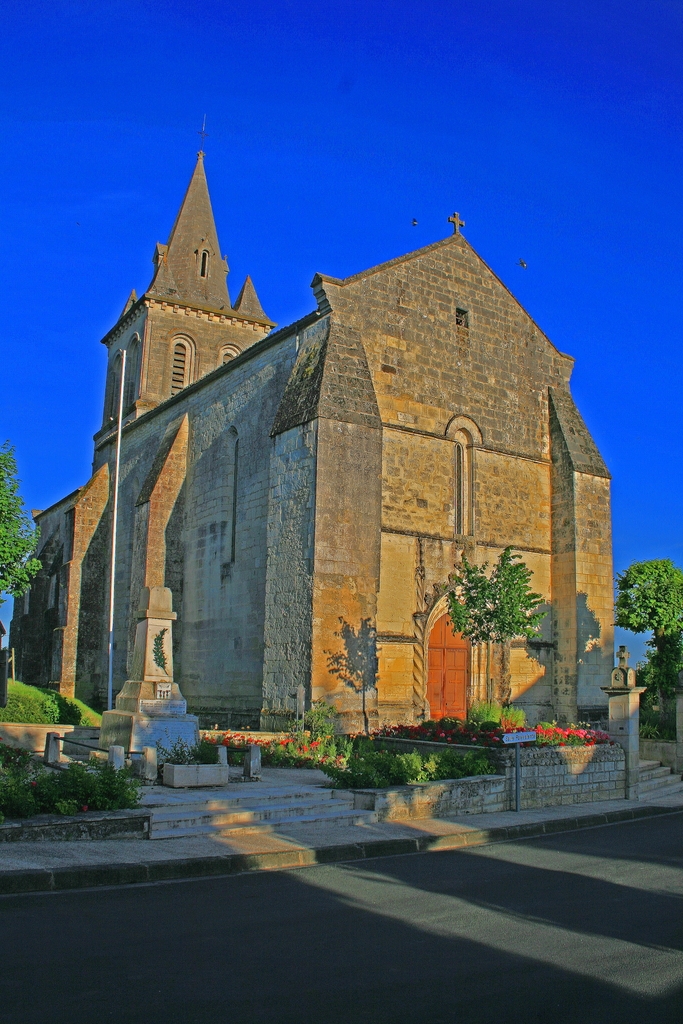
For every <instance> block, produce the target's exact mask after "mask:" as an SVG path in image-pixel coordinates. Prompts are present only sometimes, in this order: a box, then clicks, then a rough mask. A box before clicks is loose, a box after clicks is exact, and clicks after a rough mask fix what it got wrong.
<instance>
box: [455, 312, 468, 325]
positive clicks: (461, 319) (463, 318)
mask: <svg viewBox="0 0 683 1024" xmlns="http://www.w3.org/2000/svg"><path fill="white" fill-rule="evenodd" d="M455 324H456V327H469V326H470V315H469V313H468V312H467V310H466V309H456V311H455Z"/></svg>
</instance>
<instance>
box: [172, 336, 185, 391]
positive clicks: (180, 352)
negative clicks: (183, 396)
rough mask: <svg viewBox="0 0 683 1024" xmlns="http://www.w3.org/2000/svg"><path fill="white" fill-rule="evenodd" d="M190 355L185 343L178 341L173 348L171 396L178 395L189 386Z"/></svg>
mask: <svg viewBox="0 0 683 1024" xmlns="http://www.w3.org/2000/svg"><path fill="white" fill-rule="evenodd" d="M188 356H189V353H188V351H187V345H186V343H185V342H184V341H176V343H175V345H174V346H173V369H172V371H171V394H172V395H177V394H178V392H179V391H182V390H183V388H184V387H185V386H186V384H187V371H188V365H187V364H188V362H189V359H188Z"/></svg>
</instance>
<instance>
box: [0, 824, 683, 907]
mask: <svg viewBox="0 0 683 1024" xmlns="http://www.w3.org/2000/svg"><path fill="white" fill-rule="evenodd" d="M682 813H683V808H681V807H675V808H671V807H661V806H659V807H658V806H646V807H638V808H633V807H629V808H624V810H623V811H603V812H597V813H596V814H588V815H579V816H575V817H567V818H558V819H550V820H547V821H539V822H527V823H525V824H519V825H502V826H499V827H497V828H490V829H473V830H471V831H468V832H462V831H459V832H452V833H449V834H446V835H439V836H437V835H423V836H416V837H415V838H414V839H413V838H397V839H373V840H370V841H368V842H366V843H362V842H361V843H344V844H339V845H337V846H321V847H317V848H310V849H306V848H295V849H291V850H277V851H274V852H271V853H231V854H219V855H216V856H215V857H183V858H173V859H170V860H162V861H150V862H144V861H143V862H140V863H135V864H88V865H84V866H77V867H65V868H53V869H50V868H30V869H27V870H25V871H22V870H17V871H0V895H5V896H9V895H19V894H21V893H30V892H60V891H68V890H73V889H90V888H95V887H97V886H112V885H134V884H140V883H149V882H168V881H177V880H180V879H183V878H210V877H216V876H218V875H235V874H243V873H244V872H249V871H283V870H286V869H290V868H302V867H310V866H312V865H314V864H334V863H339V862H341V861H354V860H368V859H370V858H375V857H396V856H401V855H405V854H409V853H428V852H432V851H433V852H438V851H443V850H457V849H462V848H464V847H470V846H487V845H489V844H492V843H505V842H512V841H514V840H516V839H530V838H533V837H534V836H542V835H553V834H556V833H558V832H572V831H575V830H578V829H582V828H596V827H598V826H600V825H612V824H617V823H618V822H624V821H635V820H637V819H639V818H651V817H655V816H659V815H664V814H682Z"/></svg>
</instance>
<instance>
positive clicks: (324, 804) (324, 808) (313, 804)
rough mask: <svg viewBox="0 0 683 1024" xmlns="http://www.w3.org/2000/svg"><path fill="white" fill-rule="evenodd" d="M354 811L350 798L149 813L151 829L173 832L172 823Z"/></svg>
mask: <svg viewBox="0 0 683 1024" xmlns="http://www.w3.org/2000/svg"><path fill="white" fill-rule="evenodd" d="M352 809H353V798H352V797H351V798H347V799H346V800H334V801H332V800H323V801H319V800H315V799H309V800H300V801H297V802H293V801H290V802H288V803H283V804H278V803H275V802H270V803H267V804H254V805H253V806H252V807H244V806H242V807H231V808H228V809H223V808H221V809H216V808H211V807H207V806H205V805H204V806H202V805H195V807H193V808H183V809H181V810H178V809H176V808H175V807H167V808H159V809H155V810H154V811H153V812H152V829H153V830H154V829H155V828H156V827H157V826H159V827H168V828H173V827H174V825H175V823H178V824H182V823H189V822H193V823H195V824H198V825H209V824H211V825H215V826H222V827H225V826H229V825H241V824H243V823H245V822H247V823H253V822H259V821H284V820H286V819H288V818H299V817H301V816H302V815H304V814H323V815H326V816H327V817H334V816H335V815H336V814H340V813H341V812H343V811H348V810H352Z"/></svg>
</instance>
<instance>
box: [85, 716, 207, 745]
mask: <svg viewBox="0 0 683 1024" xmlns="http://www.w3.org/2000/svg"><path fill="white" fill-rule="evenodd" d="M176 740H184V741H185V743H188V744H189V745H190V746H194V744H195V743H198V742H199V719H198V718H197V717H196V715H164V714H154V715H149V714H144V713H143V712H141V711H119V710H118V709H117V710H116V711H105V712H104V714H103V715H102V727H101V729H100V750H109V747H111V746H118V747H123V748H124V750H125V751H126V755H128V754H130V753H133V754H141V753H142V748H143V747H156V745H157V743H160V744H161V745H162V746H163V747H166V748H168V747H170V746H171V744H172V743H175V741H176Z"/></svg>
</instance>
